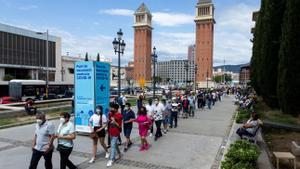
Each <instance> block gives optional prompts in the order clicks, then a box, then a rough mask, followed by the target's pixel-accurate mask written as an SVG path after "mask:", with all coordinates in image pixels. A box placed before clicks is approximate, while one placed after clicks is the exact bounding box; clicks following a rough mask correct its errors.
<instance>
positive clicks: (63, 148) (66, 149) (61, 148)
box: [56, 144, 71, 153]
mask: <svg viewBox="0 0 300 169" xmlns="http://www.w3.org/2000/svg"><path fill="white" fill-rule="evenodd" d="M70 149H71V147H66V146H64V145H61V144H58V145H57V148H56V150H57V151H59V152H62V153H68V152H69V151H70Z"/></svg>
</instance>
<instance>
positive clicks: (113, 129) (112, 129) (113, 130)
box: [108, 112, 122, 137]
mask: <svg viewBox="0 0 300 169" xmlns="http://www.w3.org/2000/svg"><path fill="white" fill-rule="evenodd" d="M113 117H114V118H115V121H116V122H117V123H118V124H119V126H120V127H122V114H121V113H119V112H117V113H115V114H113V113H112V112H110V113H109V115H108V118H109V121H110V123H109V129H108V133H109V135H110V136H113V137H119V136H120V133H121V128H119V127H117V125H116V124H114V123H113V122H112V118H113Z"/></svg>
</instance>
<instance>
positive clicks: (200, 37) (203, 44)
mask: <svg viewBox="0 0 300 169" xmlns="http://www.w3.org/2000/svg"><path fill="white" fill-rule="evenodd" d="M195 23H196V51H195V55H196V57H195V63H196V64H197V67H198V71H197V76H196V81H197V83H198V84H199V87H201V88H204V87H207V85H208V83H207V82H209V84H210V85H211V81H210V79H212V71H213V48H214V24H215V19H214V5H213V3H212V1H211V0H199V1H198V3H197V5H196V18H195ZM207 77H208V81H207ZM210 85H209V86H210Z"/></svg>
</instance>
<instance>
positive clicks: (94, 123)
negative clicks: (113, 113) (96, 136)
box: [89, 114, 107, 127]
mask: <svg viewBox="0 0 300 169" xmlns="http://www.w3.org/2000/svg"><path fill="white" fill-rule="evenodd" d="M89 122H90V123H92V126H93V127H99V126H100V124H99V122H100V115H98V114H93V115H92V116H91V118H90V120H89ZM104 123H107V118H106V116H105V115H104V114H103V115H102V124H104Z"/></svg>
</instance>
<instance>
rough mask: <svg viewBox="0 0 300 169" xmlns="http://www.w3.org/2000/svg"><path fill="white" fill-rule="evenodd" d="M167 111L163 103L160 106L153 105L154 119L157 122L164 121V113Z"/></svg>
mask: <svg viewBox="0 0 300 169" xmlns="http://www.w3.org/2000/svg"><path fill="white" fill-rule="evenodd" d="M164 110H165V106H164V105H163V104H161V103H158V105H156V104H154V105H153V111H154V112H153V117H154V120H155V121H158V120H162V119H163V111H164Z"/></svg>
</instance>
